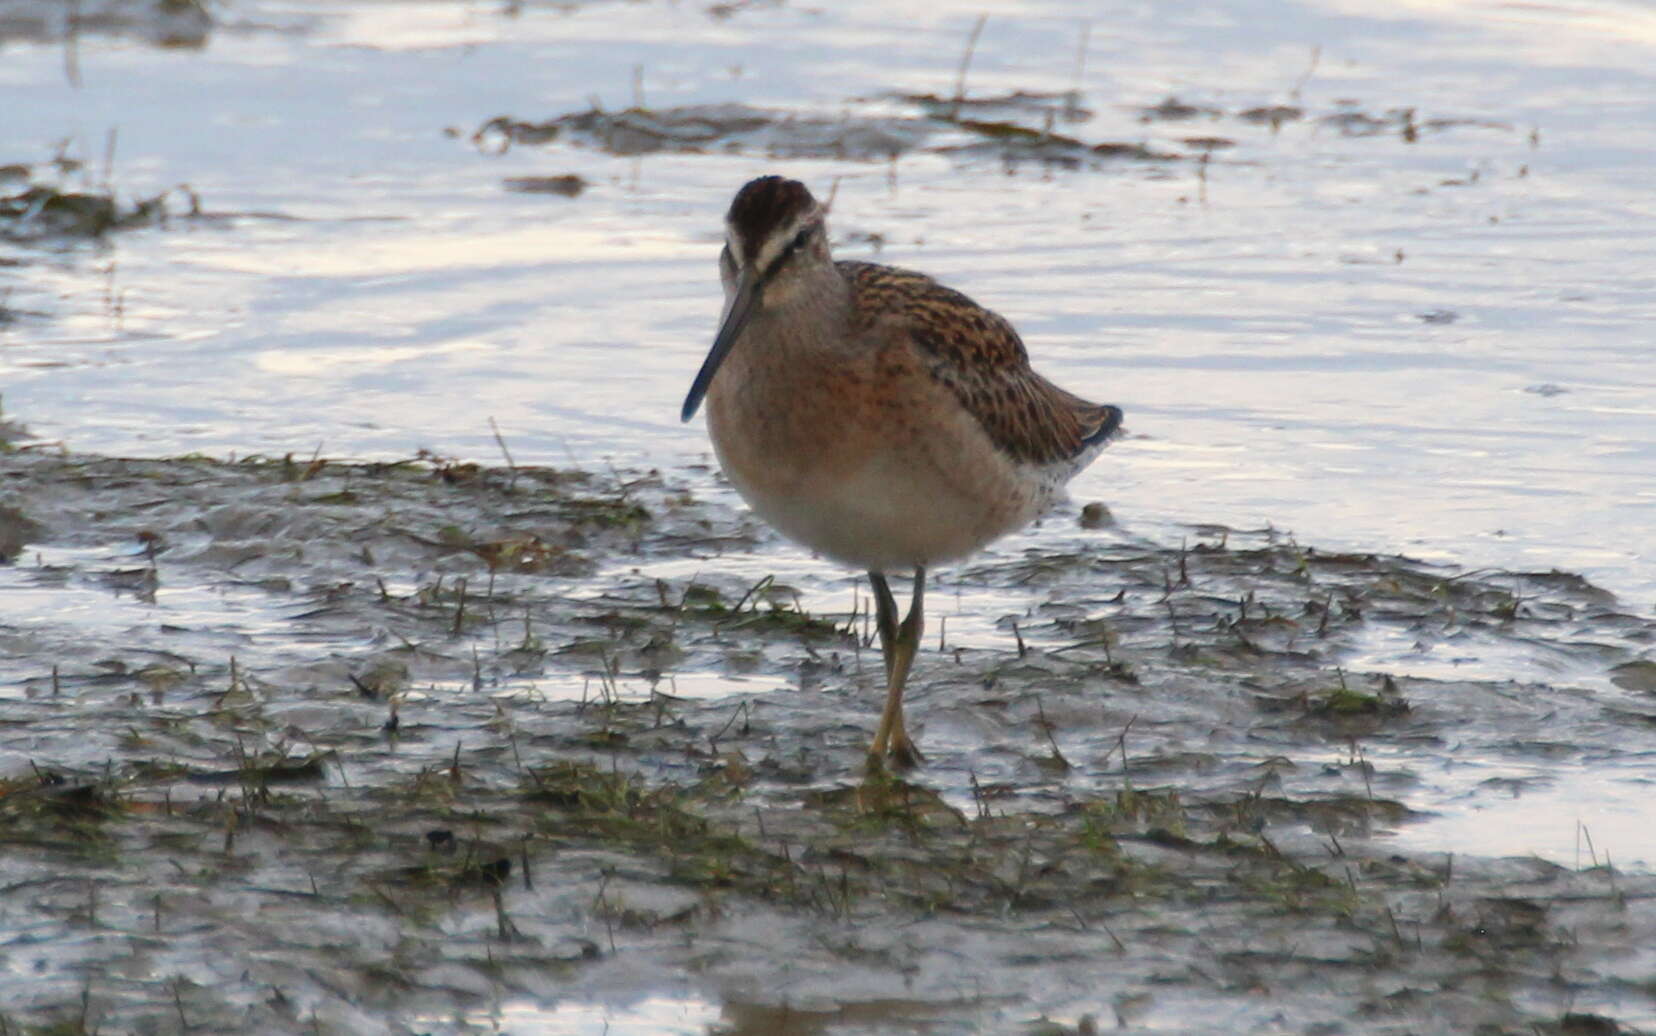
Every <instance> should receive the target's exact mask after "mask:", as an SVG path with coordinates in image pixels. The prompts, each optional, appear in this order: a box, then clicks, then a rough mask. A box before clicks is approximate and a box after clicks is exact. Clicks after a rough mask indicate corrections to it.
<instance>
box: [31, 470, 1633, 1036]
mask: <svg viewBox="0 0 1656 1036" xmlns="http://www.w3.org/2000/svg"><path fill="white" fill-rule="evenodd" d="M725 498H726V496H725V494H723V493H722V492H721V491H719V489H718V486H717V485H716V483H715V482H714V478H713V476H712V474H711V473H710V472H706V471H702V472H688V473H685V474H683V475H677V476H667V475H663V474H661V473H657V472H605V473H594V472H582V471H574V470H552V469H546V468H527V467H489V466H479V465H476V464H471V463H462V462H459V461H455V460H452V459H448V458H443V457H437V456H433V455H429V454H427V455H422V456H420V457H416V458H411V459H409V460H408V461H405V462H401V463H376V464H363V463H344V462H336V461H333V460H329V459H326V458H322V457H305V456H285V457H250V458H241V459H213V458H207V457H183V458H175V459H170V460H124V459H116V458H107V457H95V456H84V455H76V454H72V453H66V452H62V451H60V450H55V449H50V448H33V449H16V448H15V447H14V448H13V449H12V450H11V451H10V452H9V453H7V454H5V455H4V456H3V457H0V524H3V526H4V529H3V531H0V538H3V539H4V540H5V542H6V543H7V544H8V551H7V557H8V559H9V563H8V564H6V565H5V566H4V567H0V583H3V585H4V592H3V594H0V599H3V600H5V601H6V602H8V603H7V605H6V609H5V612H4V614H3V615H0V644H3V648H4V649H3V650H0V674H3V678H0V687H3V688H4V690H3V691H0V757H3V758H4V759H5V760H7V762H6V764H5V766H4V771H3V773H0V890H3V901H4V903H5V905H6V911H7V915H8V918H9V923H8V928H9V930H11V931H12V932H13V933H15V934H14V935H13V937H11V938H10V939H9V941H8V943H7V944H6V946H5V947H4V949H3V951H0V952H3V954H4V960H5V962H6V966H7V967H8V969H9V970H10V971H11V973H12V974H13V975H24V974H26V975H27V976H28V980H27V981H26V982H24V983H20V984H19V983H14V984H13V985H12V991H11V993H10V994H9V995H8V997H7V999H6V1004H5V1006H4V1008H3V1009H0V1020H3V1022H4V1024H5V1026H6V1030H7V1031H48V1030H49V1031H55V1032H82V1031H86V1032H91V1031H105V1032H110V1031H133V1032H162V1031H179V1030H180V1029H189V1030H195V1031H232V1030H234V1031H267V1032H278V1031H294V1030H297V1029H305V1030H308V1031H324V1032H346V1031H348V1032H358V1033H363V1032H439V1031H441V1032H464V1031H485V1030H489V1029H490V1028H491V1027H498V1026H499V1025H500V1024H501V1019H502V1018H503V1017H504V1018H517V1019H519V1020H520V1021H522V1022H523V1024H531V1023H532V1022H533V1019H534V1017H535V1014H534V1011H535V1010H537V1009H545V1010H548V1011H550V1010H551V1009H552V1008H553V1007H554V1006H556V1005H558V1004H560V1003H563V1004H569V1003H571V1002H599V1003H609V1004H616V1005H622V1006H625V1005H628V1004H635V1005H636V1004H639V1003H641V1002H643V1001H645V1000H646V998H648V997H650V996H652V995H656V994H660V993H662V992H664V991H665V992H668V993H671V994H673V995H675V996H679V997H683V998H689V999H692V1000H695V1001H699V1002H703V1003H705V1004H707V1005H709V1011H710V1012H711V1015H710V1017H709V1018H708V1019H707V1020H706V1021H704V1022H700V1023H697V1025H696V1026H694V1027H691V1028H688V1029H675V1030H671V1031H707V1032H718V1033H732V1034H733V1033H754V1034H757V1033H829V1032H850V1031H882V1032H916V1033H921V1032H923V1033H940V1032H974V1031H992V1032H1031V1033H1080V1032H1096V1031H1101V1030H1103V1029H1110V1028H1115V1027H1118V1026H1119V1027H1122V1028H1125V1029H1128V1030H1132V1029H1137V1028H1160V1029H1171V1030H1185V1031H1191V1030H1193V1029H1209V1030H1214V1029H1222V1030H1224V1031H1229V1032H1317V1033H1336V1032H1364V1033H1404V1032H1410V1033H1419V1032H1459V1033H1467V1032H1480V1033H1507V1032H1512V1033H1517V1032H1524V1033H1534V1032H1546V1033H1565V1032H1572V1033H1573V1032H1622V1031H1635V1028H1636V1026H1637V1025H1639V1024H1642V1023H1645V1022H1647V1021H1648V1020H1649V1019H1650V1018H1652V1017H1656V989H1653V988H1652V987H1651V985H1650V982H1649V975H1650V966H1651V963H1652V961H1651V952H1652V951H1651V949H1650V948H1651V947H1652V946H1656V908H1653V905H1652V895H1653V894H1656V878H1652V877H1650V876H1648V875H1645V874H1629V873H1626V872H1623V871H1621V870H1619V869H1618V868H1617V867H1616V866H1615V865H1614V862H1613V861H1612V860H1611V859H1609V858H1608V856H1606V855H1605V854H1604V852H1603V851H1602V850H1601V849H1599V848H1597V847H1592V846H1591V844H1590V843H1589V848H1587V849H1585V850H1584V851H1583V854H1582V858H1581V859H1580V860H1579V861H1577V862H1576V864H1575V865H1574V866H1566V865H1561V864H1558V863H1555V862H1548V861H1546V860H1543V859H1541V858H1538V857H1527V858H1506V859H1499V858H1479V857H1470V856H1466V855H1452V854H1448V853H1432V852H1418V851H1402V850H1400V849H1399V848H1398V846H1397V844H1396V843H1395V841H1393V840H1392V832H1395V831H1397V830H1399V829H1405V828H1407V827H1408V826H1409V825H1411V824H1413V823H1415V822H1416V820H1417V819H1418V818H1420V817H1421V816H1423V815H1425V814H1426V813H1427V812H1429V811H1430V810H1431V808H1432V806H1433V804H1434V803H1436V802H1439V801H1441V794H1440V792H1441V791H1442V789H1440V788H1437V787H1436V786H1435V784H1434V782H1435V781H1436V780H1437V778H1436V777H1434V776H1432V774H1433V773H1435V771H1436V764H1437V763H1439V762H1441V761H1442V760H1443V759H1445V758H1454V757H1455V756H1457V755H1460V756H1463V757H1465V758H1468V759H1469V760H1471V759H1477V760H1486V761H1487V760H1491V759H1495V760H1499V759H1503V758H1504V759H1511V760H1518V761H1525V762H1530V763H1535V762H1537V761H1539V762H1540V763H1543V764H1544V763H1546V762H1547V761H1557V762H1559V763H1561V764H1562V763H1565V762H1569V761H1580V760H1591V761H1593V762H1594V763H1595V764H1596V765H1615V764H1616V763H1618V762H1619V761H1627V760H1634V761H1636V760H1637V759H1639V758H1641V757H1642V755H1643V754H1645V752H1646V750H1645V748H1644V747H1643V746H1645V745H1646V744H1647V743H1648V731H1649V729H1650V727H1651V725H1652V724H1653V723H1656V702H1652V701H1651V700H1650V698H1649V694H1648V690H1649V688H1648V687H1647V686H1646V685H1645V684H1643V683H1641V682H1640V681H1642V680H1644V679H1645V678H1646V676H1647V673H1646V670H1647V669H1648V667H1649V664H1650V663H1649V661H1648V654H1649V652H1650V650H1651V644H1652V638H1653V637H1656V623H1652V622H1651V620H1649V619H1647V618H1641V617H1639V616H1636V615H1632V614H1629V613H1627V612H1626V611H1625V610H1623V609H1622V608H1621V607H1620V605H1619V604H1618V603H1617V602H1616V600H1615V599H1614V598H1612V597H1611V596H1610V595H1609V594H1607V593H1604V592H1603V591H1600V590H1598V589H1596V588H1594V587H1593V586H1591V585H1589V584H1587V583H1586V582H1585V581H1583V580H1581V579H1579V578H1576V577H1573V576H1570V575H1568V574H1564V573H1558V572H1493V571H1480V572H1469V571H1461V570H1455V569H1448V568H1441V567H1436V566H1430V565H1426V564H1422V563H1419V562H1416V561H1412V560H1409V559H1407V558H1402V557H1396V556H1386V555H1370V554H1350V553H1327V552H1323V551H1318V550H1315V549H1313V548H1311V547H1309V546H1305V545H1301V544H1298V543H1295V542H1294V541H1293V540H1292V539H1291V538H1290V537H1287V536H1284V535H1282V534H1279V533H1276V532H1274V531H1272V530H1259V531H1244V530H1231V529H1224V528H1220V527H1196V528H1191V529H1190V530H1188V536H1187V538H1186V539H1185V541H1184V542H1181V543H1178V544H1158V543H1152V542H1146V541H1143V540H1141V539H1139V538H1137V537H1135V536H1134V535H1133V534H1132V533H1131V532H1130V531H1128V530H1124V529H1121V528H1119V527H1116V526H1114V525H1113V524H1112V523H1111V521H1110V520H1109V516H1108V514H1107V512H1103V511H1102V509H1101V508H1097V507H1091V508H1087V509H1085V510H1084V511H1082V512H1081V514H1080V515H1079V518H1078V516H1077V515H1076V514H1074V513H1070V514H1068V515H1060V516H1058V517H1055V518H1053V519H1050V520H1049V523H1048V524H1049V530H1050V536H1051V541H1052V543H1053V547H1052V548H1051V549H1050V550H1043V549H1031V550H1029V551H1027V552H1025V553H1023V554H1022V555H1019V556H997V557H992V558H990V559H989V560H986V561H983V562H981V563H979V564H976V565H972V566H968V567H966V568H965V569H963V570H961V571H958V572H956V573H955V574H954V575H953V576H952V577H951V578H952V581H953V583H952V585H954V586H955V587H956V588H961V587H971V588H983V589H989V590H993V591H995V592H996V593H997V595H998V596H997V599H999V600H1003V601H1005V602H1007V604H1006V607H1008V608H1011V609H1014V610H1013V611H1011V612H1009V613H1008V614H1005V615H1002V616H998V617H997V616H986V617H984V618H985V619H998V622H997V627H998V629H999V630H1000V631H1001V635H1000V636H998V637H994V638H990V640H989V641H988V642H987V643H985V642H983V641H982V640H981V638H967V640H966V641H964V642H962V641H959V640H958V638H955V637H953V636H951V633H950V631H949V629H948V628H947V626H946V625H944V626H943V628H941V629H939V630H936V631H933V633H932V634H930V635H929V636H928V643H927V646H926V649H925V651H924V652H923V657H922V658H921V660H920V661H919V663H918V666H917V671H916V677H915V679H914V680H913V681H912V684H911V692H910V716H911V723H913V724H914V725H916V726H917V727H918V731H919V733H918V736H919V739H920V743H921V745H922V747H923V748H924V749H925V750H926V751H927V753H928V756H929V762H928V765H927V766H926V767H925V768H923V769H921V770H918V771H914V772H910V773H901V774H899V773H891V772H883V771H877V772H870V771H868V769H867V767H866V763H865V759H864V757H863V754H862V752H863V750H864V748H865V746H866V745H867V743H868V740H869V738H870V736H871V733H872V729H873V726H874V721H875V719H876V703H877V701H878V697H879V694H880V686H879V683H880V674H881V666H880V663H879V658H878V649H877V647H874V646H871V633H872V630H871V629H870V623H869V619H868V615H867V613H866V610H865V606H864V602H863V598H862V597H861V596H860V595H859V596H857V597H856V598H855V599H856V601H857V604H856V605H855V606H852V607H849V608H845V607H842V608H840V609H839V610H837V611H835V610H822V607H821V605H820V604H819V603H818V598H820V597H821V596H822V595H820V594H819V595H806V594H801V593H800V592H799V591H797V590H796V589H794V588H792V587H790V586H788V585H787V580H788V572H787V571H785V570H784V569H783V568H780V567H779V568H778V570H777V571H776V572H775V573H774V575H773V576H772V577H768V578H763V579H760V580H758V581H754V580H753V579H751V578H749V577H747V576H736V575H733V574H731V571H730V570H731V569H732V568H734V567H739V566H737V565H736V562H739V561H744V560H745V561H751V558H752V555H753V554H754V553H755V552H756V551H761V550H763V549H764V548H766V547H767V546H768V545H770V544H771V543H772V539H771V534H770V533H769V532H767V531H766V530H764V529H763V528H762V527H760V526H758V525H757V524H755V522H754V521H753V520H752V519H751V518H750V517H748V516H747V515H745V514H744V513H743V512H741V511H739V510H737V509H734V508H732V507H729V506H727V505H725V504H723V503H722V502H721V501H722V500H723V499H725ZM1042 538H1043V540H1044V539H1046V537H1042ZM777 564H778V565H779V566H783V565H785V564H786V560H785V556H783V557H780V558H779V559H778V561H777ZM850 585H851V579H850V577H849V576H848V577H847V582H846V586H847V588H848V590H849V587H850ZM942 592H943V593H946V592H947V591H942ZM850 597H851V595H850V593H849V592H848V593H847V594H846V595H845V598H841V599H840V601H839V603H841V604H849V603H850V602H849V600H848V599H849V598H850ZM1381 642H1388V643H1389V642H1401V643H1407V644H1408V645H1409V646H1408V648H1407V651H1409V652H1413V653H1414V654H1415V655H1416V656H1417V657H1434V656H1433V653H1434V652H1440V651H1447V652H1450V653H1464V654H1465V655H1467V656H1469V657H1470V656H1488V655H1490V654H1491V653H1497V654H1498V653H1500V652H1502V651H1506V652H1511V653H1513V657H1520V656H1521V657H1523V658H1528V659H1531V662H1530V664H1529V665H1528V671H1531V672H1535V673H1537V674H1549V673H1550V674H1554V675H1556V676H1558V677H1559V679H1558V680H1556V681H1548V680H1539V679H1538V680H1535V681H1533V682H1514V681H1512V680H1508V679H1493V678H1490V679H1482V678H1475V677H1467V678H1449V677H1446V678H1440V679H1427V678H1422V677H1419V676H1410V675H1407V674H1406V673H1403V672H1402V671H1401V670H1400V669H1399V670H1397V671H1390V670H1388V669H1386V668H1385V667H1377V668H1371V669H1365V668H1364V667H1363V666H1361V665H1357V666H1354V665H1352V664H1351V663H1352V661H1353V659H1364V658H1373V657H1376V652H1375V645H1376V644H1377V643H1381ZM1566 677H1568V678H1567V679H1566ZM1612 677H1615V678H1618V679H1617V680H1615V681H1614V682H1613V681H1612V679H1611V678H1612ZM1601 678H1602V679H1601ZM1595 681H1597V682H1595ZM1600 685H1602V687H1600ZM1600 834H1601V838H1602V833H1600ZM617 1031H621V1030H617ZM637 1031H663V1030H662V1029H659V1028H658V1029H655V1030H651V1029H649V1028H648V1027H644V1028H639V1029H638V1030H637Z"/></svg>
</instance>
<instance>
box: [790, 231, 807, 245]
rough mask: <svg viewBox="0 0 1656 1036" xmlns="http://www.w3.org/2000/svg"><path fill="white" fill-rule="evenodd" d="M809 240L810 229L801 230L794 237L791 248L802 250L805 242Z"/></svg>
mask: <svg viewBox="0 0 1656 1036" xmlns="http://www.w3.org/2000/svg"><path fill="white" fill-rule="evenodd" d="M809 240H811V228H810V227H806V228H805V229H804V230H801V231H800V232H799V233H797V234H795V235H794V239H793V245H792V246H791V247H793V248H804V247H805V242H807V241H809Z"/></svg>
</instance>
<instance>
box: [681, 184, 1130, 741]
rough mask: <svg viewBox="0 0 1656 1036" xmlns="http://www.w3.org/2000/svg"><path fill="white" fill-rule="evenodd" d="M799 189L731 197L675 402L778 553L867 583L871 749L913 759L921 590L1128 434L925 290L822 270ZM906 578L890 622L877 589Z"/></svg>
mask: <svg viewBox="0 0 1656 1036" xmlns="http://www.w3.org/2000/svg"><path fill="white" fill-rule="evenodd" d="M826 215H827V212H826V209H825V208H824V206H822V205H820V204H818V203H817V200H816V199H815V198H813V197H812V196H811V192H810V191H809V190H807V189H806V188H805V185H804V184H802V183H799V182H798V181H796V180H788V179H784V178H782V177H780V176H764V177H760V178H759V179H757V180H754V181H752V182H750V183H748V184H747V185H746V186H744V187H743V188H742V189H741V190H740V191H738V192H737V194H736V198H735V200H734V201H732V202H731V204H730V211H729V213H728V214H727V215H726V216H725V247H724V251H723V252H722V253H721V254H720V256H719V273H720V277H721V279H722V280H723V282H724V290H725V309H724V318H723V320H722V321H721V323H720V325H719V331H718V334H716V335H715V336H714V338H713V347H712V349H711V350H709V351H708V354H707V360H706V361H705V362H704V363H703V364H702V367H701V370H700V371H699V372H698V373H697V374H696V380H695V382H694V383H693V384H692V385H691V386H690V393H689V395H688V396H686V397H685V400H684V409H683V411H682V413H681V415H680V416H681V417H682V418H683V420H686V421H688V420H690V418H691V417H693V416H695V413H696V410H697V408H699V407H700V406H701V404H702V401H703V399H704V398H705V399H706V401H707V427H708V433H709V435H710V436H711V438H712V440H713V449H714V452H715V453H717V455H718V458H719V464H720V465H721V466H722V467H723V468H724V473H725V476H726V477H727V478H728V479H729V480H730V482H731V484H732V485H734V486H735V487H736V491H737V492H738V493H740V494H741V495H742V498H743V499H744V500H746V501H747V502H748V505H749V506H750V507H752V508H753V510H754V512H755V513H757V514H758V515H759V516H760V517H761V518H763V519H765V521H767V522H769V523H770V524H771V525H773V526H775V527H776V529H777V530H778V531H780V532H781V533H782V534H783V535H784V536H787V537H788V538H789V539H791V540H794V541H795V542H797V543H800V544H802V545H804V546H806V547H809V548H810V549H812V550H814V551H817V552H819V553H821V554H825V555H827V556H828V557H830V558H833V559H835V560H836V561H840V562H843V563H845V564H848V565H856V566H860V567H862V568H863V569H865V570H866V571H867V572H868V581H869V583H870V584H872V586H873V590H874V601H875V605H876V613H875V620H876V626H877V628H878V630H879V635H880V650H881V654H882V657H883V658H884V660H885V672H886V701H885V709H884V711H883V712H882V713H881V715H880V725H879V727H878V729H877V731H876V733H875V735H874V742H873V745H872V747H871V748H870V753H869V754H870V757H871V760H873V761H875V762H879V761H881V760H883V759H884V758H885V757H886V756H887V755H888V754H889V755H890V756H891V758H892V760H893V761H894V762H895V763H897V764H898V765H900V766H907V765H913V764H914V763H916V762H918V761H920V759H921V756H920V753H919V751H918V750H917V749H916V748H915V746H914V742H913V740H912V739H911V738H910V737H909V734H908V730H907V727H906V726H905V724H904V722H903V685H904V683H905V682H907V680H908V675H909V668H910V666H912V665H913V663H914V655H915V651H916V650H917V649H918V647H919V645H920V634H921V629H922V626H923V623H924V619H923V616H924V607H923V602H924V599H925V591H926V570H927V569H928V568H930V567H931V566H934V565H937V564H941V563H943V562H947V561H953V560H956V559H958V558H962V557H965V556H966V555H968V554H970V553H972V552H973V551H975V550H977V549H979V548H980V547H982V546H984V545H985V544H987V543H989V542H990V541H992V540H994V539H996V538H997V537H1000V536H1003V535H1005V534H1006V533H1009V532H1011V531H1013V530H1014V529H1018V528H1021V527H1022V526H1024V525H1025V524H1027V523H1028V522H1029V521H1030V520H1031V519H1033V518H1035V517H1036V516H1037V515H1039V514H1040V513H1041V512H1042V511H1044V510H1045V509H1046V508H1047V507H1048V506H1049V505H1050V504H1051V503H1052V502H1053V501H1054V499H1056V498H1058V497H1059V496H1060V495H1061V494H1062V489H1063V485H1064V483H1066V482H1068V481H1069V480H1070V478H1072V477H1073V476H1074V475H1075V473H1076V472H1078V471H1080V470H1081V469H1082V468H1084V467H1086V466H1087V465H1088V464H1089V463H1091V461H1092V460H1093V458H1094V457H1096V456H1097V455H1098V453H1099V451H1100V450H1102V449H1103V448H1104V446H1105V445H1106V444H1107V443H1108V442H1109V440H1110V438H1111V436H1113V435H1114V434H1115V433H1116V431H1117V430H1118V429H1119V428H1120V426H1121V410H1120V409H1119V408H1117V407H1113V406H1102V405H1099V404H1096V403H1089V402H1087V401H1086V400H1084V399H1081V398H1080V397H1079V396H1074V395H1071V394H1070V393H1068V392H1065V391H1064V390H1063V389H1061V388H1059V387H1058V386H1056V385H1054V384H1052V382H1050V381H1048V380H1046V379H1045V378H1043V377H1041V376H1040V375H1039V374H1036V373H1035V372H1034V371H1033V370H1031V369H1030V367H1029V356H1028V354H1027V353H1026V352H1025V351H1024V346H1023V342H1022V341H1021V340H1019V338H1018V334H1017V332H1016V331H1014V330H1013V329H1012V325H1011V324H1009V323H1007V322H1006V320H1005V319H1003V318H1002V317H1000V316H999V315H998V314H995V313H992V312H990V311H989V310H987V309H984V308H983V307H982V306H979V305H978V304H977V303H975V302H973V301H972V300H971V299H969V298H967V297H966V296H964V295H962V294H960V293H959V292H957V291H953V290H951V289H949V288H945V287H944V286H943V285H941V284H938V283H937V282H936V281H934V280H932V279H931V278H930V277H927V276H925V275H924V274H920V273H915V272H913V271H910V270H901V269H897V268H895V267H891V266H881V265H878V264H875V263H863V262H835V261H834V259H833V257H832V256H831V255H830V254H829V251H828V228H827V224H826V222H825V218H826ZM903 569H912V570H913V572H914V596H913V599H912V601H911V603H910V605H909V611H908V616H907V617H906V618H904V619H903V620H902V622H901V623H899V622H898V621H897V602H896V600H895V599H894V598H893V597H892V593H891V587H890V585H889V584H888V583H887V582H886V573H887V572H890V571H893V570H903Z"/></svg>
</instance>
